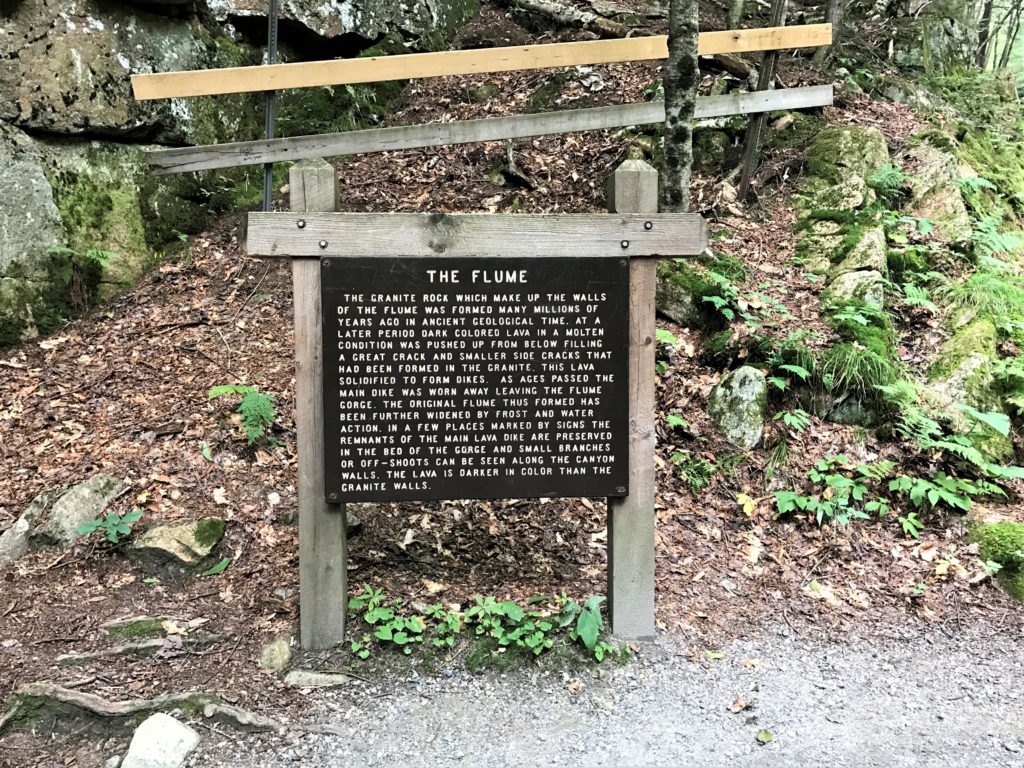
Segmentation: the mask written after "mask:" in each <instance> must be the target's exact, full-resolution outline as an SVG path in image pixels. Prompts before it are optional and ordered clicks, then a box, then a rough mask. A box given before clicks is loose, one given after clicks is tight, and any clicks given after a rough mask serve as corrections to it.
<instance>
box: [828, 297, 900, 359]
mask: <svg viewBox="0 0 1024 768" xmlns="http://www.w3.org/2000/svg"><path fill="white" fill-rule="evenodd" d="M829 311H830V313H831V314H830V317H829V323H830V324H831V325H832V327H833V328H835V330H836V332H837V333H838V334H839V335H840V336H841V337H842V338H843V340H844V341H850V342H856V343H857V344H859V345H860V346H862V347H864V348H865V349H866V350H868V351H870V352H872V353H874V354H875V355H877V356H879V357H882V358H885V359H888V360H893V361H895V359H896V331H895V329H894V328H893V326H892V320H891V319H890V317H889V314H888V313H887V312H884V311H882V310H879V309H877V308H876V307H873V306H871V305H869V304H864V303H863V302H858V301H844V302H839V303H835V304H832V305H830V306H829ZM862 320H864V321H867V324H866V325H865V324H864V322H860V321H862Z"/></svg>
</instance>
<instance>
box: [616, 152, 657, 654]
mask: <svg viewBox="0 0 1024 768" xmlns="http://www.w3.org/2000/svg"><path fill="white" fill-rule="evenodd" d="M608 210H609V211H610V212H612V213H657V211H658V172H657V171H656V170H655V169H654V168H652V167H651V166H650V165H648V164H647V163H645V162H644V161H643V160H626V161H625V162H623V163H622V165H620V166H619V167H618V168H617V169H616V170H615V173H614V174H612V176H611V178H609V180H608ZM657 278H658V261H657V259H651V258H637V259H631V260H630V263H629V281H630V283H629V495H628V496H625V497H622V498H609V499H608V614H609V618H610V619H611V625H612V634H614V635H615V636H616V637H617V638H620V639H622V640H644V639H650V638H653V637H654V521H655V516H654V446H655V439H656V437H655V431H654V409H655V400H654V384H655V379H654V376H655V374H654V348H655V343H654V342H655V339H654V329H655V326H654V293H655V288H656V284H657Z"/></svg>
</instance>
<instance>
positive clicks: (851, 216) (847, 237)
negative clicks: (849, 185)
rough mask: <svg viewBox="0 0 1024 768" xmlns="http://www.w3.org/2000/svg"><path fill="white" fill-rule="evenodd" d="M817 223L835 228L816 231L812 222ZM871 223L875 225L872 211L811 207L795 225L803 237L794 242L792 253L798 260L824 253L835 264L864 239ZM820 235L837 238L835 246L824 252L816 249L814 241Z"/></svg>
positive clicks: (817, 239) (816, 243) (817, 244)
mask: <svg viewBox="0 0 1024 768" xmlns="http://www.w3.org/2000/svg"><path fill="white" fill-rule="evenodd" d="M820 222H829V223H831V224H835V225H837V229H836V231H835V232H826V233H822V232H816V231H815V228H816V225H817V224H819V223H820ZM873 226H876V222H875V216H874V214H873V213H867V212H864V211H850V210H840V209H834V208H815V209H813V210H811V211H810V212H808V214H807V215H806V216H805V217H804V218H803V219H801V220H800V221H799V222H797V225H796V227H795V229H796V231H797V232H798V233H804V236H802V237H801V238H800V239H799V240H798V241H797V246H796V256H797V258H801V259H810V258H814V257H817V256H821V255H825V256H827V257H828V260H829V262H830V263H832V264H839V263H841V262H842V261H843V260H844V259H845V258H846V257H847V256H849V255H850V253H851V252H852V251H853V249H854V248H856V247H857V245H858V244H859V243H860V242H861V240H863V239H864V233H865V232H866V231H867V230H868V229H869V228H871V227H873ZM821 237H828V238H829V239H830V240H832V239H837V240H838V242H837V243H836V245H835V246H834V247H833V248H831V249H830V250H829V252H828V253H827V254H820V253H817V252H816V251H817V249H818V247H819V242H818V241H819V238H821Z"/></svg>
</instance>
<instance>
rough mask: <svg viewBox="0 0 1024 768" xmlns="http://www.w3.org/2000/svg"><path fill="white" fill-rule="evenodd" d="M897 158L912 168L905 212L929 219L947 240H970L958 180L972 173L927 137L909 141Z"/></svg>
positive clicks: (958, 241) (965, 207) (963, 242)
mask: <svg viewBox="0 0 1024 768" xmlns="http://www.w3.org/2000/svg"><path fill="white" fill-rule="evenodd" d="M901 162H902V163H905V164H910V165H912V166H913V167H914V168H915V171H914V175H913V178H912V179H911V197H910V202H909V203H908V204H907V206H906V207H905V211H906V213H907V214H909V215H911V216H917V217H919V218H925V219H930V220H931V221H932V222H933V223H934V224H935V230H936V232H937V233H938V234H939V235H940V236H941V237H942V239H943V240H945V241H946V242H948V243H951V244H953V245H958V246H963V245H965V244H966V243H968V242H970V239H971V219H970V216H969V215H968V213H967V206H966V205H965V204H964V199H963V196H962V195H961V193H960V181H961V179H963V178H964V177H965V176H971V175H976V174H973V173H971V172H970V171H969V170H968V169H966V168H965V166H964V165H963V164H962V163H961V162H960V160H959V159H958V158H957V157H956V155H954V154H953V152H951V151H949V150H946V149H940V148H939V147H937V146H935V145H934V144H932V143H930V142H927V141H918V142H912V143H911V145H910V147H909V148H908V149H907V150H906V152H905V153H904V155H903V157H902V158H901Z"/></svg>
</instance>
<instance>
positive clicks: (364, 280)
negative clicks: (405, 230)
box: [320, 257, 629, 502]
mask: <svg viewBox="0 0 1024 768" xmlns="http://www.w3.org/2000/svg"><path fill="white" fill-rule="evenodd" d="M320 273H321V285H322V286H323V317H324V334H323V351H324V417H325V420H326V424H325V425H324V451H325V466H326V493H327V499H328V500H329V501H332V502H341V501H397V500H407V499H461V498H523V497H538V496H622V495H625V494H626V492H627V490H628V487H627V486H628V474H629V468H628V442H627V428H628V413H629V408H628V402H627V397H628V382H627V376H628V373H627V365H626V361H627V355H628V329H629V322H628V320H629V268H628V262H627V261H626V260H624V259H618V258H607V259H606V258H579V259H571V258H535V259H501V260H499V259H472V258H450V259H444V258H417V257H408V258H364V259H360V258H355V259H353V258H326V259H322V260H321V270H320Z"/></svg>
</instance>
